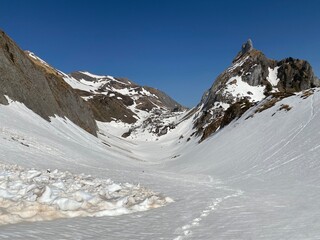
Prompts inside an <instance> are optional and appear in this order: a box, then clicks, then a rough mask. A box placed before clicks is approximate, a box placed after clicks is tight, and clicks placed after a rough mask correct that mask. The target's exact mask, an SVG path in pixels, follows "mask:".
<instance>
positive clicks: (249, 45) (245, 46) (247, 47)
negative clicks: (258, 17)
mask: <svg viewBox="0 0 320 240" xmlns="http://www.w3.org/2000/svg"><path fill="white" fill-rule="evenodd" d="M252 49H253V44H252V41H251V39H250V38H249V39H248V40H247V42H246V43H244V44H242V48H241V52H242V54H246V53H247V52H250V51H251V50H252Z"/></svg>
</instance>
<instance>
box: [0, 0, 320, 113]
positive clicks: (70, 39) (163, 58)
mask: <svg viewBox="0 0 320 240" xmlns="http://www.w3.org/2000/svg"><path fill="white" fill-rule="evenodd" d="M0 28H1V29H2V30H4V31H5V32H6V33H7V34H9V36H11V38H13V39H14V40H15V41H16V42H17V43H18V44H19V46H20V47H21V48H22V49H24V50H31V51H33V52H35V54H36V55H38V56H39V57H41V58H43V59H44V60H46V61H47V62H48V63H49V64H51V65H53V66H54V67H56V68H58V69H60V70H62V71H64V72H66V73H69V72H72V71H77V70H87V71H89V72H92V73H95V74H102V75H113V76H119V77H120V76H121V77H128V78H130V79H131V80H133V81H135V82H137V83H138V84H141V85H148V86H152V87H155V88H158V89H160V90H163V91H165V92H166V93H168V94H169V95H170V96H172V97H173V98H174V99H176V100H177V101H178V102H180V103H182V104H184V105H185V106H189V107H191V106H194V105H196V104H197V103H198V102H199V100H200V98H201V96H202V94H203V92H204V91H205V90H206V89H208V88H209V87H210V86H211V85H212V83H213V81H214V80H215V78H216V77H217V76H218V75H219V74H220V73H221V72H222V71H223V70H224V69H225V68H227V67H228V66H229V64H230V63H231V61H232V59H233V58H234V56H235V55H236V54H237V52H238V51H239V50H240V47H241V44H242V43H243V42H245V41H246V40H247V39H248V38H251V39H252V41H253V44H254V47H255V48H257V49H259V50H262V51H263V52H264V53H265V54H266V55H267V56H268V57H270V58H273V59H282V58H285V57H289V56H291V57H295V58H301V59H307V60H308V61H309V62H310V63H311V64H312V66H313V68H314V71H315V73H316V75H317V76H319V75H320V1H317V0H304V1H301V0H299V1H298V0H265V1H264V0H261V1H259V0H255V1H250V0H242V1H236V0H234V1H232V0H221V1H214V0H211V1H210V0H208V1H206V0H194V1H193V0H190V1H189V0H161V1H160V0H148V1H147V0H104V1H103V0H101V1H99V0H90V1H84V0H70V1H68V0H46V1H44V0H20V1H19V0H10V1H4V0H0Z"/></svg>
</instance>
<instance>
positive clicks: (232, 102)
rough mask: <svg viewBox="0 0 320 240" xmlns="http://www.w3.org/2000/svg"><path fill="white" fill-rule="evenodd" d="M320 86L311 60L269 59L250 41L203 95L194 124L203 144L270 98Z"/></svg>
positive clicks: (278, 97)
mask: <svg viewBox="0 0 320 240" xmlns="http://www.w3.org/2000/svg"><path fill="white" fill-rule="evenodd" d="M319 85H320V83H319V79H317V78H316V77H315V75H314V73H313V71H312V68H311V66H310V64H309V63H308V62H307V61H304V60H299V59H293V58H287V59H284V60H281V61H275V60H272V59H269V58H267V57H266V56H265V55H264V54H263V53H262V52H261V51H258V50H256V49H254V47H253V44H252V41H251V40H250V39H249V40H248V41H247V42H246V43H245V44H243V45H242V49H241V50H240V52H239V53H238V54H237V56H236V57H235V58H234V60H233V61H232V65H231V66H230V67H229V68H227V69H226V70H225V71H224V72H223V73H222V74H220V75H219V76H218V77H217V79H216V80H215V81H214V83H213V85H212V87H211V88H210V89H209V90H208V91H207V92H205V94H204V95H203V97H202V99H201V102H200V104H199V105H198V109H199V112H198V114H197V115H196V117H195V121H194V128H195V130H196V134H197V135H198V136H201V141H202V140H204V139H206V138H207V137H208V136H210V135H211V134H212V133H214V132H215V131H217V130H218V129H220V128H222V127H223V126H225V125H227V124H228V123H230V122H231V121H232V120H233V119H235V118H238V117H240V116H241V115H242V114H243V113H244V112H245V111H246V110H247V109H248V108H250V107H251V106H252V105H253V104H254V103H256V102H259V101H261V100H262V99H265V98H266V97H268V96H270V97H269V99H271V98H273V100H272V101H274V98H277V99H280V98H282V97H286V96H289V95H290V94H292V93H294V92H299V91H302V90H306V89H309V88H312V87H317V86H319ZM275 96H276V97H275Z"/></svg>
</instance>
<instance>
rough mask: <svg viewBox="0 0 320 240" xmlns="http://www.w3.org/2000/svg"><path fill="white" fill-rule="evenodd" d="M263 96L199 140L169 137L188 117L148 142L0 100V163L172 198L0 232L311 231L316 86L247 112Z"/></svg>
mask: <svg viewBox="0 0 320 240" xmlns="http://www.w3.org/2000/svg"><path fill="white" fill-rule="evenodd" d="M263 104H264V102H261V103H259V105H257V106H256V107H254V108H252V109H250V111H248V112H246V113H245V114H244V115H243V116H242V117H241V118H240V119H238V120H235V121H233V122H232V123H231V124H229V125H228V126H226V127H225V128H223V129H221V130H220V131H219V132H218V133H216V134H215V135H213V136H211V137H209V138H208V139H206V140H205V141H204V142H202V143H201V144H198V143H197V139H190V140H189V141H187V139H186V138H185V137H182V138H180V139H178V140H177V137H178V136H180V135H183V134H185V133H188V132H189V133H190V132H192V127H190V126H192V124H191V123H192V119H190V118H189V119H188V120H187V121H185V122H183V123H182V124H180V125H178V127H177V128H176V129H173V130H172V132H170V133H169V134H167V135H165V136H164V137H163V138H160V139H159V140H158V141H155V142H142V141H140V142H139V141H133V140H130V139H123V138H120V137H117V136H116V129H114V130H112V129H109V128H108V127H107V126H106V125H104V124H105V123H99V124H98V125H99V128H100V132H101V136H100V138H101V139H97V138H94V137H93V136H91V135H90V134H88V133H87V132H85V131H82V130H81V129H80V128H79V127H77V126H75V125H73V124H72V123H71V122H69V121H66V122H65V121H64V120H62V119H59V118H56V119H52V123H51V124H50V123H48V122H46V121H44V120H43V119H41V118H40V117H37V115H34V114H33V113H32V112H31V111H30V110H28V109H26V108H25V107H24V106H23V105H21V104H19V103H11V104H9V105H8V106H1V107H0V111H1V114H0V116H1V123H2V125H1V135H0V144H1V146H2V147H1V149H0V158H1V161H2V162H3V163H6V164H13V163H15V164H17V163H18V164H19V165H21V166H24V167H29V168H32V167H36V168H37V169H47V168H50V169H51V170H53V169H55V168H58V169H63V171H66V170H68V171H71V172H73V173H74V174H80V173H82V172H84V173H86V174H91V176H92V178H101V177H102V178H105V179H107V178H109V177H110V178H111V179H114V180H115V181H120V182H124V183H125V182H130V183H133V184H134V183H139V182H140V183H141V184H142V185H145V186H148V187H149V188H151V189H155V190H156V191H157V192H161V193H163V194H164V195H165V196H169V197H170V198H172V199H173V200H174V201H175V202H174V203H171V204H169V205H167V206H165V207H162V208H159V209H156V210H152V211H147V212H145V213H144V212H143V213H139V214H134V213H133V214H130V215H126V216H125V217H116V218H112V219H105V217H103V218H102V219H101V220H100V219H96V220H95V221H94V222H92V221H90V220H87V219H86V218H73V219H69V220H68V221H67V222H66V221H65V220H59V221H54V222H41V223H40V222H39V223H33V225H32V226H33V229H34V231H32V232H29V230H28V229H29V227H30V226H29V225H27V224H19V225H6V226H2V227H0V228H1V231H0V236H1V237H5V236H6V237H8V236H10V237H13V238H15V239H22V238H20V237H19V236H24V237H26V238H27V239H33V238H36V237H40V236H41V235H42V234H43V231H42V230H41V229H46V234H47V238H48V239H56V238H68V239H71V238H72V236H78V237H79V239H82V238H84V237H83V236H85V237H86V238H95V239H104V238H105V237H109V238H110V239H114V238H121V239H150V236H152V238H154V239H185V238H186V239H212V236H214V239H215V238H217V239H284V238H288V239H317V238H318V237H319V236H320V231H319V229H318V227H317V226H318V224H317V221H318V215H319V214H320V212H319V207H318V204H317V202H318V201H317V199H318V198H319V197H320V191H319V189H318V187H317V185H318V184H317V183H318V182H319V181H320V179H319V178H320V177H319V176H320V175H319V167H320V166H319V164H318V156H319V154H320V152H319V151H320V148H319V146H318V145H319V144H318V142H319V140H320V131H318V129H319V120H320V119H319V118H320V115H319V105H320V92H319V89H314V94H312V91H308V92H302V93H299V94H298V95H295V96H292V97H288V98H285V99H283V100H280V101H279V102H277V103H275V105H274V106H271V107H270V108H268V109H266V110H264V111H262V112H259V111H256V110H258V109H260V108H261V106H262V105H263ZM28 116H29V117H28ZM11 119H16V120H15V121H11ZM188 121H189V122H188ZM104 127H105V129H104ZM109 130H110V131H109ZM103 142H104V143H103ZM106 144H107V145H106ZM27 145H28V146H27ZM75 164H76V166H77V167H75ZM108 218H109V217H108ZM66 225H68V226H72V227H68V228H67V227H65V226H66ZM84 226H85V227H84ZM83 228H85V229H86V231H84V230H83ZM87 229H90V230H89V231H88V230H87ZM103 229H105V230H103ZM106 229H108V231H107V230H106ZM143 233H145V234H143Z"/></svg>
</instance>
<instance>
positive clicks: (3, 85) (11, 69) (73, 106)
mask: <svg viewBox="0 0 320 240" xmlns="http://www.w3.org/2000/svg"><path fill="white" fill-rule="evenodd" d="M5 96H7V97H9V98H10V99H12V100H14V101H19V102H22V103H24V104H25V105H26V106H27V107H28V108H29V109H31V110H32V111H34V112H35V113H37V114H39V115H40V116H41V117H43V118H44V119H46V120H50V117H54V116H55V115H57V116H60V117H66V118H68V119H70V120H71V121H72V122H74V123H75V124H77V125H78V126H80V127H81V128H83V129H85V130H86V131H88V132H89V133H91V134H93V135H96V131H97V126H96V122H95V120H94V118H93V114H92V111H91V110H90V108H89V106H88V104H87V103H86V102H85V101H83V100H82V99H81V98H80V97H79V96H78V95H77V94H76V93H75V92H74V91H73V89H72V88H71V87H70V86H69V85H68V84H66V83H65V81H64V80H63V79H62V77H61V75H59V74H58V73H57V72H56V71H54V70H53V69H51V68H50V67H46V66H45V65H43V64H38V63H37V61H33V60H32V58H30V57H28V55H27V54H26V53H25V52H23V51H22V50H21V49H20V48H19V47H18V46H17V45H16V43H14V42H13V40H11V39H10V38H9V37H8V36H7V35H6V34H5V33H4V32H3V31H0V104H8V102H7V99H6V97H5Z"/></svg>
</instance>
